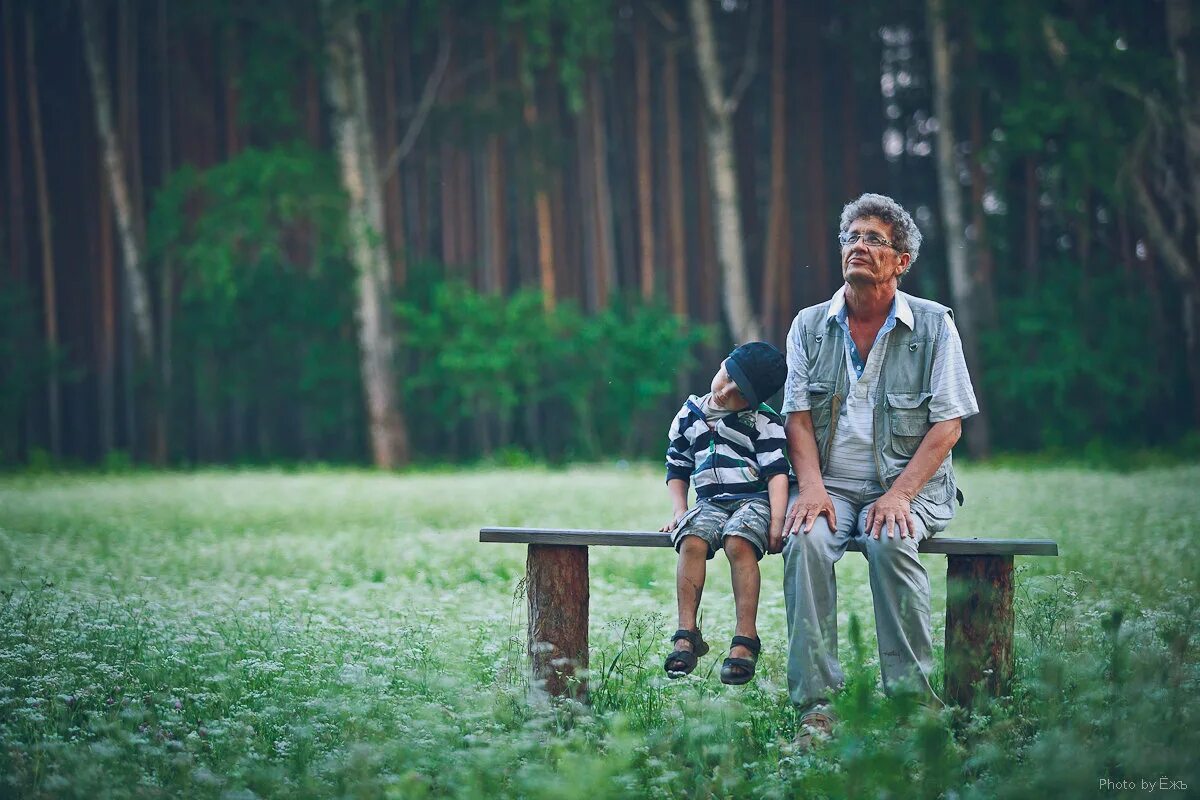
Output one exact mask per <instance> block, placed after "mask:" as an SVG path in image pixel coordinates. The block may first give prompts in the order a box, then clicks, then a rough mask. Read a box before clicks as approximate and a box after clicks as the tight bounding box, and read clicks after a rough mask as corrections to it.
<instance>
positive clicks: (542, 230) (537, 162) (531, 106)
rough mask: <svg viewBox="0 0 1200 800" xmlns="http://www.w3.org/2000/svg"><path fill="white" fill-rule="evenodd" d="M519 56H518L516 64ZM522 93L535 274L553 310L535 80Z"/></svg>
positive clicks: (550, 229) (550, 235) (550, 226)
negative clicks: (529, 139)
mask: <svg viewBox="0 0 1200 800" xmlns="http://www.w3.org/2000/svg"><path fill="white" fill-rule="evenodd" d="M524 46H525V44H524V40H523V38H522V37H521V35H520V34H518V36H517V47H518V49H520V50H522V51H523V50H524ZM522 57H523V56H521V55H518V63H520V61H521V59H522ZM523 89H524V93H525V108H524V116H525V125H526V126H527V127H528V128H529V130H530V132H531V133H533V134H535V141H534V145H533V148H534V154H533V180H534V183H535V186H536V188H535V190H534V197H533V205H534V217H535V219H536V222H537V260H538V275H539V278H540V284H541V289H542V307H543V308H544V309H545V310H546V311H547V312H550V311H553V310H554V305H555V302H556V301H557V299H558V291H557V286H556V280H555V274H554V221H553V219H552V218H551V216H550V196H549V194H548V193H547V191H546V186H545V182H546V174H545V165H544V164H543V162H542V160H541V158H540V157H539V155H538V152H537V150H538V143H537V141H536V134H537V128H538V108H537V78H536V76H535V77H533V78H532V80H531V81H530V82H529V85H525V86H524V87H523Z"/></svg>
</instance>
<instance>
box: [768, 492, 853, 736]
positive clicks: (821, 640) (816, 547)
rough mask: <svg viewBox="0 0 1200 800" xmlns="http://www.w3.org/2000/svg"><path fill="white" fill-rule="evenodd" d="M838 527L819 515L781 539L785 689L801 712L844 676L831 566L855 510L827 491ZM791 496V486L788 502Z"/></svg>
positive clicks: (821, 699) (838, 555) (822, 698)
mask: <svg viewBox="0 0 1200 800" xmlns="http://www.w3.org/2000/svg"><path fill="white" fill-rule="evenodd" d="M830 498H831V499H832V500H833V505H834V507H835V508H836V509H837V521H838V529H837V530H833V529H831V528H830V526H829V519H828V517H826V516H825V515H821V516H820V517H818V518H817V520H816V522H815V523H814V524H813V527H812V530H811V531H809V532H808V533H803V532H800V533H796V534H794V535H792V536H789V537H788V538H787V539H785V540H784V545H783V597H784V601H785V603H786V608H787V622H788V694H789V695H790V696H791V700H792V703H793V704H794V705H795V706H796V707H797V708H798V709H799V710H800V711H801V712H804V711H807V710H808V709H810V708H811V707H813V706H815V705H817V704H820V703H823V702H826V701H828V699H829V695H830V693H831V692H832V691H833V690H834V689H837V688H838V687H840V686H841V685H842V683H843V682H844V680H845V678H844V675H843V674H842V668H841V665H840V664H839V663H838V657H837V648H838V645H837V582H836V580H835V579H834V574H833V565H834V564H835V563H837V561H838V559H840V558H841V557H842V554H844V553H845V552H846V545H847V544H848V543H849V541H850V530H851V526H853V525H854V520H855V518H856V517H857V511H858V509H857V508H855V507H854V506H853V505H852V504H851V503H850V501H849V500H847V499H846V498H844V497H842V496H840V495H837V494H833V493H832V492H831V493H830ZM795 499H796V491H795V490H794V489H793V490H792V496H791V498H790V501H794V500H795Z"/></svg>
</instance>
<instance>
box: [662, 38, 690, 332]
mask: <svg viewBox="0 0 1200 800" xmlns="http://www.w3.org/2000/svg"><path fill="white" fill-rule="evenodd" d="M678 47H679V46H678V45H677V44H676V43H674V42H668V43H667V46H666V50H665V52H664V54H663V55H664V62H663V104H664V113H665V116H666V136H667V141H666V146H667V152H666V154H665V156H666V161H667V262H668V263H669V264H670V265H671V310H672V311H674V312H675V314H677V315H678V316H681V317H685V316H687V313H688V291H687V289H688V286H687V242H686V240H685V238H684V236H685V234H684V217H683V146H682V141H681V138H680V134H679V55H678Z"/></svg>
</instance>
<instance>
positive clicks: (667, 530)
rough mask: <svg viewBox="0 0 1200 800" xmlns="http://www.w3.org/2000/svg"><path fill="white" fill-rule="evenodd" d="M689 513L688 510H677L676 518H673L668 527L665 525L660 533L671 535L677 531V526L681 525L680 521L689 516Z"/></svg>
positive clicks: (660, 529)
mask: <svg viewBox="0 0 1200 800" xmlns="http://www.w3.org/2000/svg"><path fill="white" fill-rule="evenodd" d="M687 512H688V510H687V509H686V508H682V509H679V508H677V509H675V516H673V517H671V521H670V522H668V523H667V524H666V525H663V526H662V527H661V528H659V529H658V530H659V532H660V533H670V532H671V531H673V530H675V528H676V526H677V525H679V520H681V519H683V518H684V517H685V516H686V515H687Z"/></svg>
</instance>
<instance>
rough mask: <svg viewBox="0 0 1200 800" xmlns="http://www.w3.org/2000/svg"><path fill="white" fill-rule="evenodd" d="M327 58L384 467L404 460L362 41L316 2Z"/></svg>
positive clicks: (379, 460)
mask: <svg viewBox="0 0 1200 800" xmlns="http://www.w3.org/2000/svg"><path fill="white" fill-rule="evenodd" d="M321 6H322V12H323V14H324V16H325V36H326V40H325V48H326V54H327V56H328V65H327V70H328V73H327V75H326V82H325V86H326V91H327V92H328V93H329V105H330V107H331V109H332V112H333V129H334V140H335V141H336V143H337V144H336V147H337V155H338V161H339V163H340V165H341V172H342V184H343V186H344V188H345V190H346V194H347V196H348V198H349V219H348V231H349V234H350V240H351V246H352V257H353V259H354V263H355V266H356V268H357V271H358V309H357V315H356V316H357V320H358V341H359V350H360V353H359V356H360V368H361V371H362V378H363V388H364V389H365V395H366V401H367V418H368V420H369V425H370V430H369V433H370V441H371V451H372V456H373V459H374V462H375V465H376V466H378V467H382V468H384V469H390V468H393V467H397V466H400V465H403V464H405V463H406V462H407V461H408V457H409V453H408V436H407V432H406V431H405V429H404V422H403V418H402V417H401V414H400V407H399V398H398V396H397V385H396V372H395V349H396V346H395V341H394V335H393V332H392V319H391V316H390V314H391V302H390V300H391V289H390V284H389V280H388V264H389V259H388V254H387V246H386V244H385V242H384V240H383V238H382V235H383V196H382V192H381V187H380V183H379V168H378V165H377V163H376V159H375V145H374V142H373V141H372V138H373V137H372V135H371V127H370V119H371V115H370V110H369V109H368V106H367V89H366V77H365V75H364V74H363V73H364V70H363V57H362V41H361V39H360V38H359V33H358V28H357V26H356V22H355V18H354V14H353V11H352V10H351V9H350V8H349V7H344V6H342V5H341V4H340V3H338V2H337V0H322V3H321Z"/></svg>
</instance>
